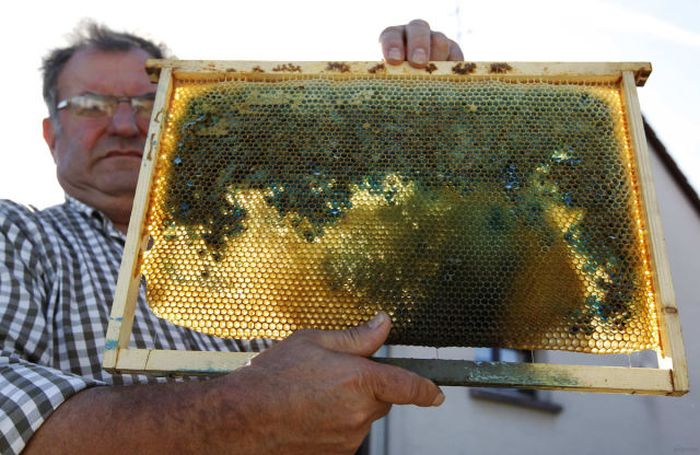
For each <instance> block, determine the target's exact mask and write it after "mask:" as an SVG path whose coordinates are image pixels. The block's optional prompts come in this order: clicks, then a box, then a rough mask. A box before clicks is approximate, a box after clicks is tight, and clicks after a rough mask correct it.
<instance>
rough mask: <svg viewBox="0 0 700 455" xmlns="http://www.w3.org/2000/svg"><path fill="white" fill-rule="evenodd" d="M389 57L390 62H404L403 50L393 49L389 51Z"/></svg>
mask: <svg viewBox="0 0 700 455" xmlns="http://www.w3.org/2000/svg"><path fill="white" fill-rule="evenodd" d="M387 55H388V57H389V60H403V58H402V57H401V50H400V49H399V48H398V47H392V48H391V49H389V53H388V54H387Z"/></svg>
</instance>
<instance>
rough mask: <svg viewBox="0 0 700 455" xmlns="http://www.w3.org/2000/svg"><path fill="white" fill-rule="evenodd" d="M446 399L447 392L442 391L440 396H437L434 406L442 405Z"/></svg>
mask: <svg viewBox="0 0 700 455" xmlns="http://www.w3.org/2000/svg"><path fill="white" fill-rule="evenodd" d="M444 401H445V394H444V393H442V392H440V394H439V395H438V396H436V397H435V400H434V401H433V404H432V405H433V406H440V405H441V404H442V403H444Z"/></svg>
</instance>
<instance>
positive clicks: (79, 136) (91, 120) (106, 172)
mask: <svg viewBox="0 0 700 455" xmlns="http://www.w3.org/2000/svg"><path fill="white" fill-rule="evenodd" d="M149 57H150V56H149V54H148V53H146V52H145V51H143V50H141V49H131V50H129V51H116V52H106V51H100V50H95V49H84V50H81V51H78V52H76V53H75V54H74V55H73V57H71V59H70V60H69V61H68V63H67V64H66V65H65V67H64V68H63V71H62V72H61V73H60V75H59V77H58V81H57V95H58V96H57V99H58V100H64V99H67V98H71V97H73V96H77V95H83V94H86V93H93V94H98V95H114V96H138V95H144V94H148V93H152V92H153V91H154V89H155V86H154V85H153V84H152V83H151V82H150V80H149V78H148V76H147V75H146V72H145V70H144V65H145V61H146V59H147V58H149ZM148 121H149V120H148V118H147V116H144V115H141V116H138V115H136V113H135V112H134V110H133V108H132V107H131V106H130V104H129V103H128V102H120V103H119V105H118V106H117V108H116V110H115V112H114V114H113V115H111V116H108V115H106V116H101V117H86V116H80V115H78V114H77V113H75V112H73V111H72V110H71V109H62V110H60V111H59V112H58V125H54V124H53V123H52V122H51V121H50V120H49V119H46V120H44V138H45V139H46V142H47V143H48V145H49V148H50V149H51V154H52V155H53V158H54V161H55V162H56V166H57V174H58V180H59V182H60V183H61V186H62V187H63V188H64V190H66V192H67V193H69V194H71V195H73V196H75V197H78V198H79V199H81V200H84V201H86V200H92V199H99V200H102V199H105V198H107V199H109V198H114V197H118V198H119V197H125V196H133V193H134V191H135V189H136V182H137V180H138V172H139V167H140V163H141V155H142V153H143V147H144V144H145V142H146V135H147V133H148Z"/></svg>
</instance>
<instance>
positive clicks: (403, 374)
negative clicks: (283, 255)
mask: <svg viewBox="0 0 700 455" xmlns="http://www.w3.org/2000/svg"><path fill="white" fill-rule="evenodd" d="M390 328H391V323H390V321H389V318H388V317H387V316H386V314H384V313H381V314H380V315H379V316H377V318H375V319H373V320H372V321H371V322H369V323H367V324H365V325H363V326H360V327H358V328H355V329H350V330H342V331H320V330H306V331H300V332H298V333H295V334H294V335H292V336H291V337H289V338H288V339H286V340H285V341H282V342H280V343H278V344H277V345H275V346H274V347H273V348H271V349H269V350H268V351H266V352H264V353H262V354H260V355H259V356H257V357H255V359H254V360H253V362H252V365H250V366H248V367H245V368H241V369H239V370H236V371H233V372H232V373H230V374H228V375H226V376H221V377H218V378H216V379H212V380H209V381H198V382H184V383H169V384H150V385H137V386H121V387H120V386H116V387H95V388H91V389H87V390H84V391H82V392H80V393H78V394H76V395H75V396H73V397H71V398H70V399H69V400H68V401H66V402H65V403H63V404H62V405H61V406H60V407H59V408H58V409H57V410H56V411H55V412H54V413H53V414H52V415H51V417H49V419H48V420H47V421H46V422H44V424H43V425H42V426H41V427H40V428H39V431H37V433H35V435H34V437H33V438H32V439H31V440H30V442H29V445H28V446H27V450H26V453H51V454H63V453H66V454H71V455H75V454H82V453H94V452H95V448H96V447H99V448H100V451H102V452H105V453H170V452H172V453H236V454H256V455H257V454H262V453H285V454H308V453H323V454H352V453H353V452H354V451H355V450H356V449H357V447H358V446H359V445H360V443H361V442H362V439H363V438H364V437H365V435H366V434H367V431H368V430H369V428H370V425H371V423H372V421H373V420H375V419H378V418H379V417H381V416H383V415H385V414H386V413H387V412H389V409H390V408H391V405H392V404H416V405H418V406H439V405H440V404H442V402H443V401H444V396H443V395H442V392H440V389H439V388H438V387H437V386H436V385H435V384H433V383H432V382H431V381H429V380H427V379H425V378H422V377H420V376H418V375H416V374H414V373H411V372H409V371H406V370H403V369H401V368H397V367H394V366H390V365H383V364H379V363H376V362H373V361H371V360H369V359H367V358H366V357H367V356H369V355H371V354H372V353H373V352H374V351H375V350H377V349H378V348H379V346H381V345H382V343H383V342H384V340H385V339H386V337H387V335H388V334H389V329H390Z"/></svg>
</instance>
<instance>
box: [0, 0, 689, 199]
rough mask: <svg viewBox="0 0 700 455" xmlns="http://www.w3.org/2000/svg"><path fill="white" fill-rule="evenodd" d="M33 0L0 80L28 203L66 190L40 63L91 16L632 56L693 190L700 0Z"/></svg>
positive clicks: (281, 43)
mask: <svg viewBox="0 0 700 455" xmlns="http://www.w3.org/2000/svg"><path fill="white" fill-rule="evenodd" d="M174 5H175V3H174V2H161V1H155V0H152V1H150V2H144V1H143V0H140V1H132V0H120V1H119V2H118V3H104V2H95V1H94V0H91V1H82V0H81V1H70V0H65V1H62V2H51V3H48V2H43V1H42V2H39V1H33V0H25V1H23V2H14V3H13V6H12V7H11V8H10V7H6V8H4V12H3V15H2V17H0V42H1V43H3V44H2V53H3V60H4V64H3V71H1V72H0V86H1V87H3V89H4V91H3V95H2V104H3V108H2V109H0V132H2V137H3V144H2V148H1V149H0V154H2V156H3V158H4V160H3V164H2V165H0V198H3V199H12V200H15V201H17V202H21V203H24V204H32V205H34V206H36V207H39V208H42V207H47V206H50V205H53V204H56V203H60V202H61V201H62V200H63V191H62V190H61V188H60V186H59V185H58V183H56V178H55V166H54V164H53V161H52V159H51V155H50V153H49V151H48V148H47V147H46V144H45V143H44V141H43V138H42V133H41V120H42V119H43V118H44V117H45V116H46V107H45V106H44V104H43V100H42V98H41V78H40V74H39V66H40V65H41V58H42V56H44V55H45V54H46V53H47V51H48V50H49V49H51V48H54V47H57V46H61V45H64V44H66V43H67V40H68V39H69V37H70V34H71V32H72V30H73V29H74V28H75V27H76V26H77V25H78V24H79V23H80V22H81V21H83V20H85V19H93V20H96V21H97V22H100V23H104V24H106V25H109V26H110V27H112V28H115V29H117V30H127V31H131V32H136V33H138V34H141V35H144V36H146V37H148V38H151V39H153V40H155V41H157V42H163V43H166V44H167V46H168V48H169V49H170V50H171V52H172V53H174V54H175V56H177V57H178V58H182V59H193V60H194V59H209V60H282V61H304V60H359V61H371V60H379V59H381V53H380V49H379V45H378V42H377V38H378V36H379V33H380V32H381V30H382V29H384V28H385V27H386V26H389V25H397V24H402V23H406V22H408V21H410V20H411V19H414V18H423V19H426V20H427V21H428V22H429V23H430V24H431V26H432V27H433V29H435V30H440V31H442V32H444V33H445V34H446V35H448V36H450V37H451V38H453V39H456V40H457V41H458V42H459V43H460V45H461V46H462V49H463V51H464V54H465V58H466V59H467V60H472V61H643V62H651V63H652V66H653V72H652V74H651V77H650V78H649V80H648V82H647V84H646V85H645V86H644V87H641V88H639V97H640V104H641V107H642V112H643V114H644V115H645V116H646V118H647V120H648V122H649V123H650V124H651V126H652V127H653V128H654V129H655V131H656V133H657V134H658V136H659V138H660V139H661V141H662V142H663V143H664V144H665V145H666V147H667V149H668V151H669V152H670V154H671V155H672V156H673V158H674V159H675V160H676V162H677V163H678V164H679V166H680V167H681V169H682V170H683V172H684V173H685V174H686V176H687V177H688V179H689V180H690V181H691V183H692V184H693V185H694V187H695V188H696V190H698V191H699V192H700V135H699V134H697V130H698V129H699V128H700V109H698V106H699V105H700V90H699V89H698V88H697V84H696V83H695V79H696V78H697V77H698V75H700V1H698V0H665V1H663V0H588V1H586V2H581V1H569V0H558V1H555V0H529V1H518V0H512V1H511V0H490V1H489V2H483V1H482V2H474V1H458V0H431V1H416V0H401V1H395V0H385V1H378V0H372V1H369V0H354V1H352V2H330V1H326V2H320V1H282V0H267V1H265V2H257V3H255V4H253V2H236V1H230V0H229V1H212V0H198V1H197V2H193V3H190V2H187V3H184V4H183V5H186V7H184V6H174ZM193 5H196V8H193Z"/></svg>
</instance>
